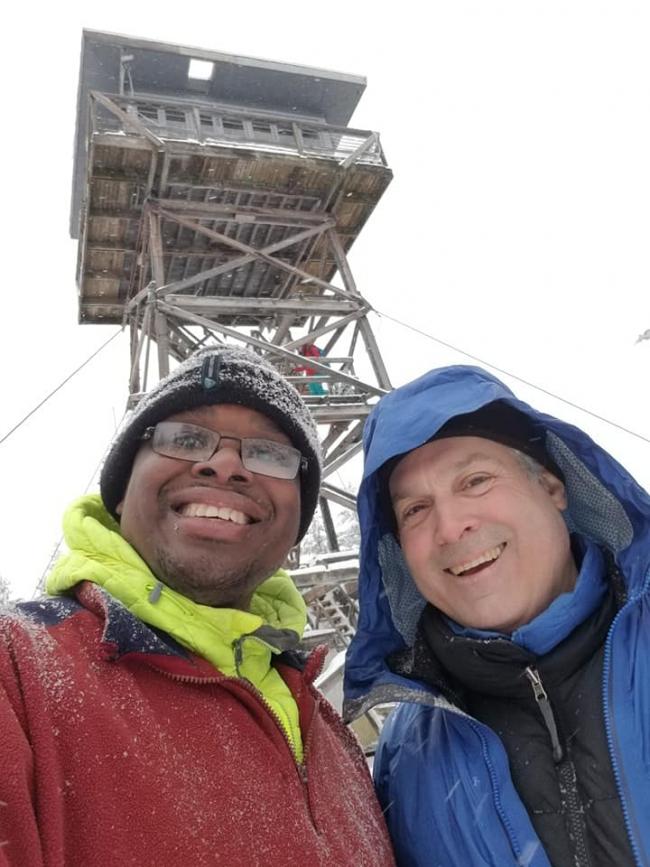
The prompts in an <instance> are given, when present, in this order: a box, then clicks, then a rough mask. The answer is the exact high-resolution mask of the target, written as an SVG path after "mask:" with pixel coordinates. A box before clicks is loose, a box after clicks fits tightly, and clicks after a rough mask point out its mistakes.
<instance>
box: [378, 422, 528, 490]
mask: <svg viewBox="0 0 650 867" xmlns="http://www.w3.org/2000/svg"><path fill="white" fill-rule="evenodd" d="M511 451H512V450H511V449H509V448H508V446H504V445H502V444H501V443H497V442H494V440H488V439H484V438H482V437H472V436H469V437H463V436H459V437H445V438H442V439H439V440H433V441H431V442H428V443H425V444H424V445H422V446H419V447H418V448H416V449H413V451H411V452H409V453H408V454H407V455H405V456H404V457H403V458H402V459H401V460H400V461H399V463H398V464H397V465H396V466H395V468H394V469H393V471H392V473H391V475H390V479H389V488H390V493H391V496H392V497H393V499H395V498H396V497H399V496H404V495H405V494H404V486H405V484H410V483H411V481H412V480H413V479H417V478H418V474H419V472H420V471H421V470H422V469H423V468H432V469H434V470H436V471H439V472H440V473H441V474H444V473H458V472H462V471H463V470H464V469H467V468H468V467H470V466H471V465H473V464H476V463H486V462H489V463H491V464H494V463H497V464H501V465H503V464H507V463H508V462H509V457H510V455H511Z"/></svg>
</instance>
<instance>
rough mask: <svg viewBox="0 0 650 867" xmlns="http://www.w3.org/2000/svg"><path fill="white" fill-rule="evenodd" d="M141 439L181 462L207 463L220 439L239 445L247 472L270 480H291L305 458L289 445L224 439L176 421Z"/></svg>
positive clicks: (303, 466) (149, 430)
mask: <svg viewBox="0 0 650 867" xmlns="http://www.w3.org/2000/svg"><path fill="white" fill-rule="evenodd" d="M142 439H143V440H151V447H152V449H153V450H154V451H155V452H156V453H157V454H159V455H163V456H164V457H167V458H176V459H177V460H181V461H195V462H196V461H209V460H210V458H211V457H212V456H213V455H214V453H215V452H216V451H217V450H218V449H219V443H220V442H221V440H234V441H235V442H238V443H239V454H240V456H241V462H242V464H243V465H244V467H246V469H247V470H248V471H249V472H251V473H258V474H259V475H261V476H270V477H271V478H273V479H295V478H296V476H297V475H298V470H301V469H302V470H306V469H307V458H305V457H303V455H301V454H300V452H299V451H298V449H294V448H293V446H288V445H285V443H278V442H275V441H274V440H260V439H254V438H249V437H244V438H240V437H231V436H224V435H222V434H220V433H217V431H214V430H209V429H208V428H204V427H199V426H198V425H194V424H186V423H185V422H179V421H161V422H158V424H157V425H154V426H153V427H148V428H147V429H146V430H145V432H144V433H143V434H142Z"/></svg>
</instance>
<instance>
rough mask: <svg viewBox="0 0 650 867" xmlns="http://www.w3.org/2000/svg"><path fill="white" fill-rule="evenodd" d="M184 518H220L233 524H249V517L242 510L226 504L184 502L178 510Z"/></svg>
mask: <svg viewBox="0 0 650 867" xmlns="http://www.w3.org/2000/svg"><path fill="white" fill-rule="evenodd" d="M178 513H179V515H182V516H183V517H184V518H221V520H222V521H232V522H233V523H235V524H250V522H251V519H250V518H249V517H248V515H245V514H244V513H243V512H238V511H237V510H236V509H229V508H227V507H226V506H208V505H206V503H186V504H185V505H184V506H181V508H180V509H179V510H178Z"/></svg>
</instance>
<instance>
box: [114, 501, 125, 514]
mask: <svg viewBox="0 0 650 867" xmlns="http://www.w3.org/2000/svg"><path fill="white" fill-rule="evenodd" d="M123 508H124V500H120V502H119V503H118V504H117V506H115V514H116V515H121V514H122V509H123Z"/></svg>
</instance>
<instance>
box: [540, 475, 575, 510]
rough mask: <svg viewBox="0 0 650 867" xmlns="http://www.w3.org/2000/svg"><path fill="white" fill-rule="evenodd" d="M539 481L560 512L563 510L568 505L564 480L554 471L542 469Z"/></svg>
mask: <svg viewBox="0 0 650 867" xmlns="http://www.w3.org/2000/svg"><path fill="white" fill-rule="evenodd" d="M539 483H540V485H541V486H542V487H543V488H544V490H545V491H546V493H547V494H548V495H549V496H550V498H551V499H552V500H553V503H554V504H555V505H556V506H557V508H558V509H559V510H560V512H563V511H564V510H565V509H566V507H567V505H568V503H567V496H566V488H565V487H564V482H562V481H560V479H558V477H557V476H554V475H553V473H551V472H549V471H548V470H542V472H541V473H540V475H539Z"/></svg>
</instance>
